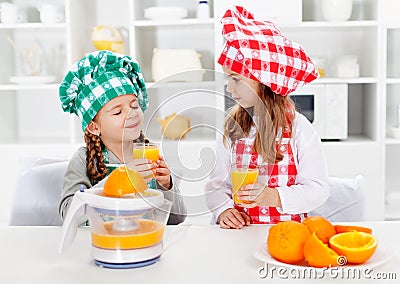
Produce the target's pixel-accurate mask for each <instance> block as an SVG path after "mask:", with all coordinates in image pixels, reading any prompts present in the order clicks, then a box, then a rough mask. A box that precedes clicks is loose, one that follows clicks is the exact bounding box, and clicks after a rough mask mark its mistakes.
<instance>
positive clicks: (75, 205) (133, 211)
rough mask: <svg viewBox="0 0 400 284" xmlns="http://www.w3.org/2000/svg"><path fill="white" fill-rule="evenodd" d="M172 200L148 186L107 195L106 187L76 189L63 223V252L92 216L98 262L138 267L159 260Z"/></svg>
mask: <svg viewBox="0 0 400 284" xmlns="http://www.w3.org/2000/svg"><path fill="white" fill-rule="evenodd" d="M171 206H172V203H171V202H170V201H168V200H166V199H164V195H163V193H162V192H160V191H157V190H154V189H147V190H145V191H144V192H143V193H141V194H135V195H134V196H132V195H128V196H126V197H119V198H116V197H107V196H104V195H103V189H102V188H92V189H88V190H86V191H84V192H80V191H78V192H76V193H75V195H74V197H73V200H72V202H71V205H70V208H69V210H68V213H67V215H66V217H65V220H64V224H63V227H62V239H61V244H60V249H59V250H60V252H62V251H64V250H65V249H66V248H67V247H68V246H70V245H71V244H72V242H73V240H74V239H75V236H76V232H77V229H78V227H79V226H80V225H82V224H83V223H85V222H86V220H87V218H88V219H89V224H90V230H91V236H92V248H91V255H92V257H93V259H94V261H95V263H96V264H97V265H99V266H102V267H107V268H134V267H141V266H146V265H149V264H153V263H155V262H156V261H157V260H158V259H159V258H160V256H161V253H162V252H163V242H162V241H163V235H164V229H165V224H166V222H167V220H168V217H169V213H170V210H171Z"/></svg>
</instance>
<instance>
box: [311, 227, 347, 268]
mask: <svg viewBox="0 0 400 284" xmlns="http://www.w3.org/2000/svg"><path fill="white" fill-rule="evenodd" d="M304 257H305V258H306V260H307V262H308V264H309V265H310V266H312V267H334V266H338V265H339V264H338V257H339V255H338V254H337V253H336V252H335V251H334V250H332V249H331V248H329V247H328V245H327V244H325V243H323V242H322V241H321V240H320V239H319V238H318V237H317V235H316V233H313V234H312V235H311V237H309V238H308V240H307V242H306V243H305V245H304Z"/></svg>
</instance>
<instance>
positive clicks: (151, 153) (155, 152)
mask: <svg viewBox="0 0 400 284" xmlns="http://www.w3.org/2000/svg"><path fill="white" fill-rule="evenodd" d="M159 155H160V150H159V149H158V147H157V146H154V145H146V146H141V147H136V148H135V147H134V148H133V158H134V159H149V160H152V161H153V162H157V160H158V156H159Z"/></svg>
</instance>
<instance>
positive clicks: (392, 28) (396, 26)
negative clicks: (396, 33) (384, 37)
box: [386, 23, 400, 30]
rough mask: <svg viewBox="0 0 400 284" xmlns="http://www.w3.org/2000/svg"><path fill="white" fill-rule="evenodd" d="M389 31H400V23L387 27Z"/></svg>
mask: <svg viewBox="0 0 400 284" xmlns="http://www.w3.org/2000/svg"><path fill="white" fill-rule="evenodd" d="M386 28H387V29H389V30H396V29H400V23H396V24H388V25H387V26H386Z"/></svg>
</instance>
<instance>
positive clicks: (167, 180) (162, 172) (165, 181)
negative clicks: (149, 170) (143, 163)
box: [155, 156, 171, 189]
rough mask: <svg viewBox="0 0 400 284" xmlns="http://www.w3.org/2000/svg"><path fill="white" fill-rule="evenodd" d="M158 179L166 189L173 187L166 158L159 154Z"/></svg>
mask: <svg viewBox="0 0 400 284" xmlns="http://www.w3.org/2000/svg"><path fill="white" fill-rule="evenodd" d="M156 165H157V168H156V171H155V173H156V180H157V181H158V183H159V184H161V185H162V186H163V187H165V188H166V189H170V188H171V172H170V170H169V169H168V167H167V164H166V163H165V161H164V158H163V157H161V156H159V157H158V160H157V164H156Z"/></svg>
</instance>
